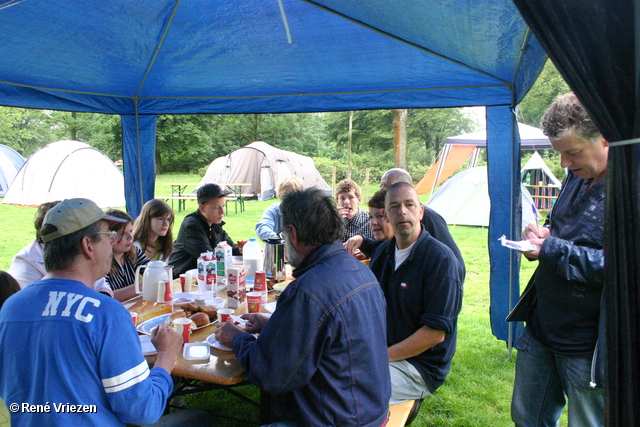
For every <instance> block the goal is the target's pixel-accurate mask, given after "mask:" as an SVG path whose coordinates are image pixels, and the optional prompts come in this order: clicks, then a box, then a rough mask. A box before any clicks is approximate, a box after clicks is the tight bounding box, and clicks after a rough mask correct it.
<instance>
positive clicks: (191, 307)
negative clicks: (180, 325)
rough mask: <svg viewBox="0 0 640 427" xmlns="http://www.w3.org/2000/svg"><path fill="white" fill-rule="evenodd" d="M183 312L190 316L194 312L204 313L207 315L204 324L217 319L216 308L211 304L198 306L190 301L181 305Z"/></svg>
mask: <svg viewBox="0 0 640 427" xmlns="http://www.w3.org/2000/svg"><path fill="white" fill-rule="evenodd" d="M182 310H183V312H184V313H185V314H186V315H187V317H189V318H191V316H193V315H194V314H196V313H202V314H205V315H206V316H207V317H208V319H209V320H208V321H207V323H205V325H206V324H209V323H212V322H215V321H216V320H217V319H218V309H216V308H215V307H212V306H208V305H207V306H200V307H198V305H196V304H194V303H190V304H186V305H183V306H182Z"/></svg>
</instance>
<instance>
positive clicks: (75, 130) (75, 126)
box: [69, 111, 78, 141]
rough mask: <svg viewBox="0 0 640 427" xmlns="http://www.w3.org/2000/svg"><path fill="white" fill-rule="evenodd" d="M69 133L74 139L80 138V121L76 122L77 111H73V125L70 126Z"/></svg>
mask: <svg viewBox="0 0 640 427" xmlns="http://www.w3.org/2000/svg"><path fill="white" fill-rule="evenodd" d="M69 133H70V136H71V140H72V141H77V140H78V122H76V112H75V111H72V112H71V126H69Z"/></svg>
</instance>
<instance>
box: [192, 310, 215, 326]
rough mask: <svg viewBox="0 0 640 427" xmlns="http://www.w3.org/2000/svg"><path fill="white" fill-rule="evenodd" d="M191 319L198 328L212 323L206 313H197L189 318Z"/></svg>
mask: <svg viewBox="0 0 640 427" xmlns="http://www.w3.org/2000/svg"><path fill="white" fill-rule="evenodd" d="M189 319H191V320H193V322H194V323H195V324H196V327H198V328H199V327H201V326H204V325H208V324H209V323H210V321H209V316H207V314H206V313H195V314H194V315H192V316H189Z"/></svg>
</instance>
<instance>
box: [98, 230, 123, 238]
mask: <svg viewBox="0 0 640 427" xmlns="http://www.w3.org/2000/svg"><path fill="white" fill-rule="evenodd" d="M96 234H106V235H107V236H109V238H110V239H115V238H116V237H118V232H117V231H98V232H97V233H96Z"/></svg>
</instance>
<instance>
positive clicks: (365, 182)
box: [362, 168, 370, 202]
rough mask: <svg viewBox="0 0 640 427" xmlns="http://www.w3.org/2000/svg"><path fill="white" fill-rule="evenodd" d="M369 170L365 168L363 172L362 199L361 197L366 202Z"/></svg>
mask: <svg viewBox="0 0 640 427" xmlns="http://www.w3.org/2000/svg"><path fill="white" fill-rule="evenodd" d="M369 171H370V169H369V168H367V169H365V174H364V199H362V200H363V201H364V202H368V201H369Z"/></svg>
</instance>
